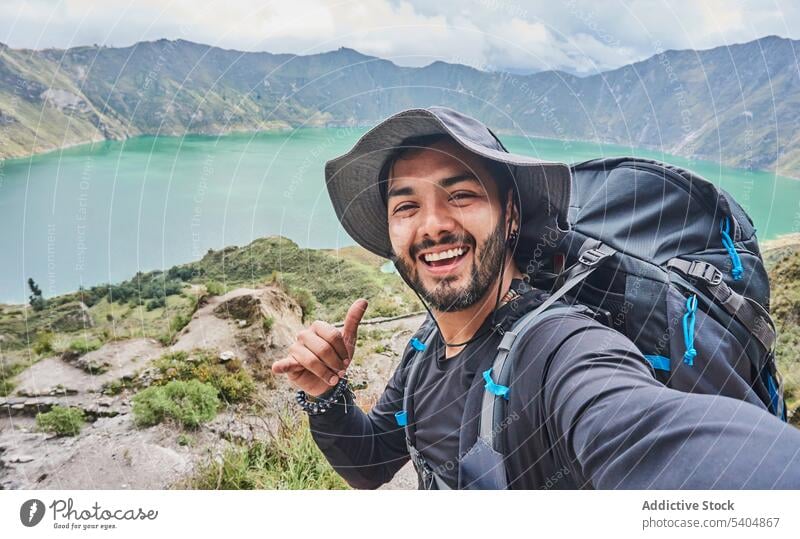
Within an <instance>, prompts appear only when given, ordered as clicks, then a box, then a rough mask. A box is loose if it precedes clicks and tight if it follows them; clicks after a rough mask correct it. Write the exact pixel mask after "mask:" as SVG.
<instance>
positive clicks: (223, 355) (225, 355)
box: [219, 350, 236, 362]
mask: <svg viewBox="0 0 800 539" xmlns="http://www.w3.org/2000/svg"><path fill="white" fill-rule="evenodd" d="M235 357H236V354H234V353H233V352H231V351H230V350H225V351H224V352H222V353H221V354H220V355H219V360H220V361H222V362H226V361H230V360H232V359H233V358H235Z"/></svg>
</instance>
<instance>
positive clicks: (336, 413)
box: [310, 291, 800, 489]
mask: <svg viewBox="0 0 800 539" xmlns="http://www.w3.org/2000/svg"><path fill="white" fill-rule="evenodd" d="M543 297H544V296H543V295H542V294H541V293H539V291H533V292H530V293H528V294H526V295H525V296H523V298H522V299H523V301H522V302H521V303H519V302H518V303H516V304H515V305H516V308H512V306H511V305H504V306H503V307H501V308H500V310H498V319H499V320H503V321H504V323H506V324H508V325H510V323H512V322H513V321H514V320H516V319H517V318H519V317H520V316H522V314H524V313H525V312H527V311H528V310H530V309H531V308H533V307H535V306H536V305H538V303H539V302H540V301H541V300H542V298H543ZM487 327H490V326H489V320H488V319H487V321H486V322H485V323H484V326H483V327H482V328H481V329H480V330H479V331H483V329H485V328H487ZM520 339H521V342H520V346H521V354H520V356H519V358H520V359H521V360H522V361H519V362H518V364H517V365H516V367H515V371H514V379H513V382H512V391H511V392H510V400H509V402H508V408H507V409H508V414H509V415H515V417H518V419H516V420H515V421H513V422H509V424H508V426H507V428H505V429H504V432H503V443H504V446H505V450H504V452H503V453H504V455H505V456H506V461H505V463H506V475H507V478H508V482H509V487H510V488H517V489H534V488H554V489H560V488H636V489H649V488H658V489H708V488H719V489H741V488H749V489H754V488H767V489H771V488H795V489H796V488H800V430H797V429H796V428H794V427H792V426H790V425H787V424H785V423H783V422H782V421H780V420H779V419H777V418H775V417H774V416H772V415H770V414H769V413H768V412H766V411H765V410H762V409H760V408H758V407H757V406H754V405H752V404H748V403H745V402H743V401H738V400H734V399H731V398H727V397H721V396H711V395H697V394H689V393H683V392H679V391H675V390H672V389H669V388H667V387H665V386H663V385H662V384H661V383H660V382H658V381H657V380H655V378H654V376H653V371H652V369H651V367H650V365H649V364H648V363H647V361H646V360H645V359H644V357H643V356H642V354H641V353H640V352H639V350H638V349H637V348H636V347H635V346H634V344H633V343H631V342H630V340H629V339H628V338H627V337H625V336H624V335H622V334H620V333H618V332H616V331H614V330H612V329H609V328H607V327H605V326H603V325H602V324H600V323H598V322H596V321H594V320H592V319H591V318H589V317H587V316H584V315H581V314H577V313H570V314H566V315H565V316H560V317H557V318H551V319H548V320H546V321H544V322H543V323H541V324H539V325H537V326H536V327H535V328H534V329H533V330H531V331H529V332H528V333H527V334H525V335H523V336H521V337H520ZM499 341H500V336H499V335H497V334H496V333H490V334H488V335H487V336H486V337H485V338H483V339H479V340H478V341H475V342H473V343H471V344H469V345H468V346H466V347H465V348H464V349H463V350H462V351H461V352H460V353H459V354H458V355H457V356H455V357H452V358H449V359H444V353H443V350H444V349H443V343H442V341H441V339H440V337H439V336H438V335H436V337H435V339H434V342H433V343H432V345H431V346H429V347H428V349H426V350H425V351H424V352H420V353H422V354H424V355H423V356H422V357H416V358H414V359H415V360H422V361H423V362H424V363H423V365H422V368H421V369H420V372H419V378H418V381H417V384H416V387H415V399H414V414H413V422H414V427H415V433H416V443H415V446H416V447H417V449H418V450H419V451H420V452H421V453H422V455H423V457H424V458H425V459H426V461H427V462H428V463H429V464H430V465H431V467H433V468H434V469H435V470H436V471H437V472H438V473H439V474H440V475H442V477H443V478H444V479H445V480H446V481H447V483H448V484H449V485H450V486H451V487H453V488H455V487H456V486H457V485H458V484H459V483H458V466H457V462H458V458H459V456H460V455H461V454H463V453H464V451H465V448H464V447H461V448H459V434H460V430H461V429H462V428H463V429H466V430H465V432H464V433H462V434H461V439H462V440H463V439H464V438H466V439H470V440H473V441H474V440H475V437H476V435H477V424H476V421H475V418H476V416H477V413H475V414H473V413H471V412H469V411H468V413H467V414H465V413H464V411H465V403H467V394H468V388H469V387H470V384H471V383H472V380H473V378H474V376H475V375H476V372H477V371H478V368H479V365H481V364H485V363H483V362H485V361H486V359H487V355H489V356H492V357H493V356H494V354H495V353H496V348H497V345H498V344H499ZM415 353H417V352H416V351H415V350H414V349H413V348H411V347H408V348H407V350H406V353H405V354H404V356H403V359H402V361H401V363H400V365H399V367H398V368H397V370H396V371H395V372H394V374H393V376H392V377H391V379H390V380H389V383H388V384H387V386H386V388H385V390H384V392H383V394H382V395H381V397H380V399H379V401H378V402H377V404H376V405H375V406H374V407H373V408H372V409H371V410H370V411H369V413H364V412H363V411H361V410H360V409H359V408H357V407H355V406H352V402H350V401H349V398H348V406H347V407H345V406H335V407H334V408H333V409H331V410H330V411H328V412H327V413H325V414H323V415H320V416H311V417H310V425H311V429H312V435H313V437H314V440H315V441H316V442H317V445H318V446H319V447H320V449H321V450H322V451H323V453H324V454H325V456H326V458H327V459H328V461H329V462H330V463H331V465H332V466H333V467H334V468H335V469H336V471H337V472H338V473H339V474H340V475H342V477H344V478H345V480H346V481H347V482H348V483H350V485H352V486H353V487H356V488H377V487H378V486H380V485H382V484H383V483H385V482H387V481H389V480H390V479H391V478H392V477H393V476H394V474H395V473H396V472H397V471H398V470H399V469H400V468H401V467H402V466H403V465H404V464H405V463H406V462H407V461H408V459H409V455H408V452H407V449H406V445H405V437H404V432H403V429H402V428H401V427H399V426H398V425H397V423H396V421H395V417H394V414H395V412H397V411H399V410H401V409H402V397H403V388H404V386H405V382H406V377H407V374H408V365H409V361H410V360H411V358H412V357H413V356H414V354H415ZM464 417H467V418H468V420H467V421H466V423H464ZM462 423H463V424H462ZM462 446H463V443H462ZM466 449H468V447H467V448H466Z"/></svg>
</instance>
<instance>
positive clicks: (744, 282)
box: [516, 157, 786, 421]
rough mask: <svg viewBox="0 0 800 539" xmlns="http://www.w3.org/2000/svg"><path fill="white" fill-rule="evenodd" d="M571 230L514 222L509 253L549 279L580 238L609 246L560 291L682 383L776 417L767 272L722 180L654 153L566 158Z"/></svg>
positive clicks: (578, 252) (580, 244) (575, 251)
mask: <svg viewBox="0 0 800 539" xmlns="http://www.w3.org/2000/svg"><path fill="white" fill-rule="evenodd" d="M572 173H573V174H572V198H571V201H570V215H569V223H570V230H569V231H568V232H567V233H566V234H563V235H562V237H561V238H559V240H558V241H557V242H551V243H547V242H546V241H543V239H544V240H546V239H547V235H546V234H547V231H545V234H543V233H542V231H535V230H525V229H524V227H523V230H521V234H522V237H521V241H520V243H519V246H518V250H517V253H516V257H517V261H518V262H519V263H521V264H522V263H524V269H525V271H526V272H527V273H529V274H530V275H531V278H532V283H533V284H535V285H536V286H538V287H540V288H544V289H545V290H548V289H550V290H557V289H558V288H559V287H560V286H561V282H562V280H563V277H561V275H563V272H561V271H560V269H561V268H562V267H564V266H567V267H569V266H570V265H573V264H577V263H578V261H579V259H580V258H581V256H582V255H583V256H585V254H584V253H586V252H587V246H590V244H592V242H600V243H601V244H602V245H604V246H607V247H609V248H611V249H612V250H614V251H615V254H614V255H613V256H611V257H609V258H607V259H606V260H604V261H603V262H602V264H601V265H600V267H599V268H597V270H596V271H595V272H593V273H592V274H591V275H589V276H588V277H586V279H585V281H583V282H581V283H580V284H579V285H578V286H577V287H575V288H574V289H573V290H571V291H569V292H568V293H567V294H566V295H567V297H568V298H571V301H573V302H575V303H580V304H582V305H587V306H589V307H591V308H593V309H597V310H599V311H600V312H602V313H603V314H604V315H605V319H606V321H607V323H608V325H609V326H610V327H612V328H614V329H616V330H618V331H620V332H622V333H624V334H625V335H626V336H627V337H628V338H629V339H630V340H631V341H633V343H634V344H636V346H637V347H638V348H639V350H640V351H641V352H642V354H643V355H644V356H645V358H646V359H647V360H648V361H649V362H650V363H651V365H652V366H653V368H654V370H655V372H656V375H657V377H658V379H659V380H660V381H662V382H663V383H664V384H666V385H667V386H669V387H672V388H674V389H678V390H681V391H688V392H694V393H707V394H715V395H725V396H728V397H732V398H736V399H741V400H744V401H747V402H750V403H752V404H755V405H757V406H761V407H763V408H765V409H767V410H769V411H770V413H773V414H775V415H776V416H778V417H780V418H781V419H783V420H784V421H785V420H786V408H785V405H784V401H783V390H782V382H781V378H780V376H779V374H778V372H777V369H776V365H775V350H774V348H775V342H776V333H775V325H774V323H773V321H772V318H771V317H770V315H769V296H770V290H769V280H768V278H767V272H766V269H765V267H764V261H763V259H762V258H761V252H760V250H759V247H758V240H757V238H756V230H755V228H754V227H753V223H752V220H751V219H750V217H749V216H748V215H747V213H746V212H745V211H744V210H743V209H742V207H741V206H740V205H739V204H738V203H737V202H736V201H735V200H734V199H733V197H731V195H730V194H728V193H727V192H725V191H724V190H722V189H718V188H717V187H716V186H714V185H713V184H712V183H710V182H709V181H707V180H705V179H703V178H701V177H699V176H697V175H695V174H694V173H692V172H690V171H688V170H684V169H681V168H679V167H675V166H671V165H668V164H665V163H659V162H657V161H651V160H645V159H635V158H630V157H617V158H608V159H597V160H592V161H587V162H585V163H580V164H578V165H574V166H573V167H572Z"/></svg>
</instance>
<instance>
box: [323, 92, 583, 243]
mask: <svg viewBox="0 0 800 539" xmlns="http://www.w3.org/2000/svg"><path fill="white" fill-rule="evenodd" d="M433 134H446V135H450V136H451V137H453V139H454V140H455V141H456V142H458V143H459V144H461V145H462V146H463V147H464V148H465V149H467V150H469V151H470V152H472V153H474V154H476V155H478V156H481V157H485V158H487V159H491V160H493V161H496V162H498V163H506V164H508V165H509V168H510V170H511V174H512V175H513V177H514V187H515V189H516V192H517V195H518V197H519V198H518V203H519V210H520V221H521V223H522V224H525V223H527V222H529V221H531V220H533V219H535V220H536V221H540V220H541V222H542V226H544V224H546V223H550V224H551V225H555V226H557V227H558V229H560V230H567V229H568V224H567V210H568V208H569V195H570V170H569V167H568V166H567V165H566V164H564V163H557V162H551V161H542V160H540V159H534V158H532V157H527V156H524V155H517V154H512V153H509V152H508V151H507V150H506V149H505V147H504V146H503V144H502V143H501V142H500V140H499V139H498V138H497V137H496V136H495V135H494V133H492V132H491V130H489V128H487V127H486V126H485V125H483V124H482V123H481V122H479V121H478V120H476V119H474V118H471V117H469V116H467V115H465V114H462V113H460V112H458V111H455V110H453V109H449V108H447V107H429V108H426V109H408V110H404V111H402V112H399V113H397V114H395V115H393V116H390V117H389V118H387V119H385V120H384V121H382V122H381V123H379V124H378V125H377V126H375V127H373V128H372V129H370V130H369V131H368V132H367V133H366V134H364V136H362V137H361V138H360V139H359V140H358V142H356V144H355V146H353V148H352V149H351V150H350V151H349V152H347V153H346V154H344V155H342V156H339V157H337V158H335V159H331V160H330V161H328V162H327V163H326V164H325V182H326V184H327V186H328V194H329V195H330V197H331V202H332V203H333V208H334V210H335V211H336V216H337V217H338V218H339V221H340V222H341V223H342V226H343V227H344V229H345V230H346V231H347V233H348V234H350V236H351V237H352V238H353V239H354V240H356V242H358V244H359V245H361V246H362V247H364V248H365V249H367V250H369V251H371V252H373V253H375V254H377V255H379V256H382V257H384V258H391V257H392V245H391V242H390V241H389V227H388V220H387V209H386V203H385V202H384V200H383V196H382V194H381V189H380V187H379V185H378V179H379V174H380V171H381V169H382V167H383V164H384V162H385V161H386V159H387V158H388V157H389V156H390V155H391V154H392V153H393V152H394V151H396V150H397V148H398V147H400V143H401V141H403V140H404V139H406V138H408V137H412V136H421V135H433Z"/></svg>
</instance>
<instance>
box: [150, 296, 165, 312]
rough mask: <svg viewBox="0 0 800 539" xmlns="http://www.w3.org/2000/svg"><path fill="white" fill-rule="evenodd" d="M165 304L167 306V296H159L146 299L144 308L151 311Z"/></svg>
mask: <svg viewBox="0 0 800 539" xmlns="http://www.w3.org/2000/svg"><path fill="white" fill-rule="evenodd" d="M166 306H167V298H165V297H164V296H161V297H160V298H155V299H151V300H150V301H148V302H147V304H146V305H145V309H147V310H148V311H152V310H155V309H160V308H161V307H166Z"/></svg>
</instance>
